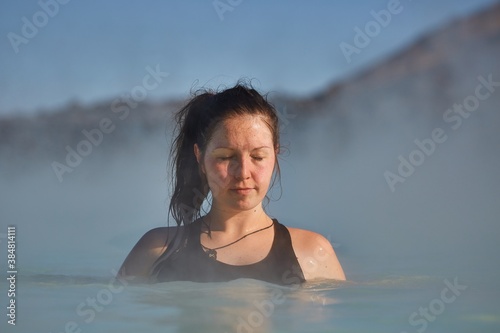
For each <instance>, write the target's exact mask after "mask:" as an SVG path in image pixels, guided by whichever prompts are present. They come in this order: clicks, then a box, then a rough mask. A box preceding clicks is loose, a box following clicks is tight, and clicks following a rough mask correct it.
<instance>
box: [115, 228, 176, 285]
mask: <svg viewBox="0 0 500 333" xmlns="http://www.w3.org/2000/svg"><path fill="white" fill-rule="evenodd" d="M177 231H178V228H177V227H159V228H154V229H151V230H149V231H148V232H146V233H145V234H144V235H143V236H142V237H141V238H140V239H139V241H138V242H137V243H136V244H135V246H134V247H133V248H132V250H131V251H130V253H129V254H128V256H127V258H126V259H125V261H124V262H123V264H122V266H121V268H120V271H119V273H118V275H119V276H120V277H128V276H133V277H141V278H149V275H150V272H151V268H152V267H153V264H154V262H155V261H156V259H158V257H159V256H160V255H161V254H162V253H163V252H164V251H165V250H166V249H167V247H168V244H169V243H170V241H171V240H172V239H173V237H174V236H175V234H176V232H177Z"/></svg>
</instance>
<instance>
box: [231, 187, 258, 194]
mask: <svg viewBox="0 0 500 333" xmlns="http://www.w3.org/2000/svg"><path fill="white" fill-rule="evenodd" d="M252 190H253V188H251V187H237V188H232V189H231V191H233V192H235V193H237V194H241V195H245V194H249V193H250V192H252Z"/></svg>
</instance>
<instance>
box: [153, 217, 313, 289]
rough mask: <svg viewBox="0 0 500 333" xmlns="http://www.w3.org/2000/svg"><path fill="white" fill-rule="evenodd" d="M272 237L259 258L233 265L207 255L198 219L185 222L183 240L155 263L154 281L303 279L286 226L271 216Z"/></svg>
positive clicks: (283, 281)
mask: <svg viewBox="0 0 500 333" xmlns="http://www.w3.org/2000/svg"><path fill="white" fill-rule="evenodd" d="M273 225H274V239H273V243H272V246H271V250H270V251H269V253H268V254H267V256H266V257H265V258H264V259H262V260H261V261H259V262H256V263H254V264H249V265H241V266H235V265H230V264H226V263H223V262H220V261H217V260H215V259H213V258H210V257H209V256H208V254H207V253H206V252H205V251H204V250H203V248H202V246H201V244H200V233H201V220H198V221H195V222H193V223H192V224H190V225H188V226H187V227H186V228H187V232H188V234H187V237H186V239H185V241H184V244H183V245H182V246H181V247H180V248H179V249H178V250H177V251H176V252H175V253H173V254H171V255H170V256H169V257H167V258H166V259H165V260H164V261H163V262H161V263H160V264H159V267H158V268H157V272H158V274H157V280H158V282H165V281H194V282H222V281H230V280H235V279H239V278H251V279H257V280H262V281H267V282H271V283H275V284H281V285H289V284H296V283H302V282H304V281H305V279H304V274H303V272H302V269H301V268H300V265H299V262H298V261H297V257H296V256H295V252H294V251H293V247H292V240H291V237H290V232H289V231H288V229H287V228H286V227H285V226H284V225H282V224H280V223H279V222H278V221H277V220H276V219H273Z"/></svg>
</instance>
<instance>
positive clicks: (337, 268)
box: [288, 228, 345, 280]
mask: <svg viewBox="0 0 500 333" xmlns="http://www.w3.org/2000/svg"><path fill="white" fill-rule="evenodd" d="M288 230H289V231H290V237H291V238H292V246H293V250H294V251H295V254H296V255H297V259H298V261H299V264H300V267H301V268H302V271H303V272H304V277H305V279H306V280H314V279H335V280H345V274H344V271H343V269H342V266H341V265H340V262H339V260H338V258H337V255H336V253H335V250H334V249H333V247H332V245H331V244H330V242H329V241H328V239H326V238H325V237H324V236H322V235H320V234H318V233H316V232H313V231H309V230H304V229H298V228H288Z"/></svg>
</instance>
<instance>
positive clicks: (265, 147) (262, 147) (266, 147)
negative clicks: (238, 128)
mask: <svg viewBox="0 0 500 333" xmlns="http://www.w3.org/2000/svg"><path fill="white" fill-rule="evenodd" d="M218 149H227V150H235V149H234V148H230V147H215V148H214V150H218ZM259 149H271V147H269V146H260V147H256V148H254V149H252V151H255V150H259Z"/></svg>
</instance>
